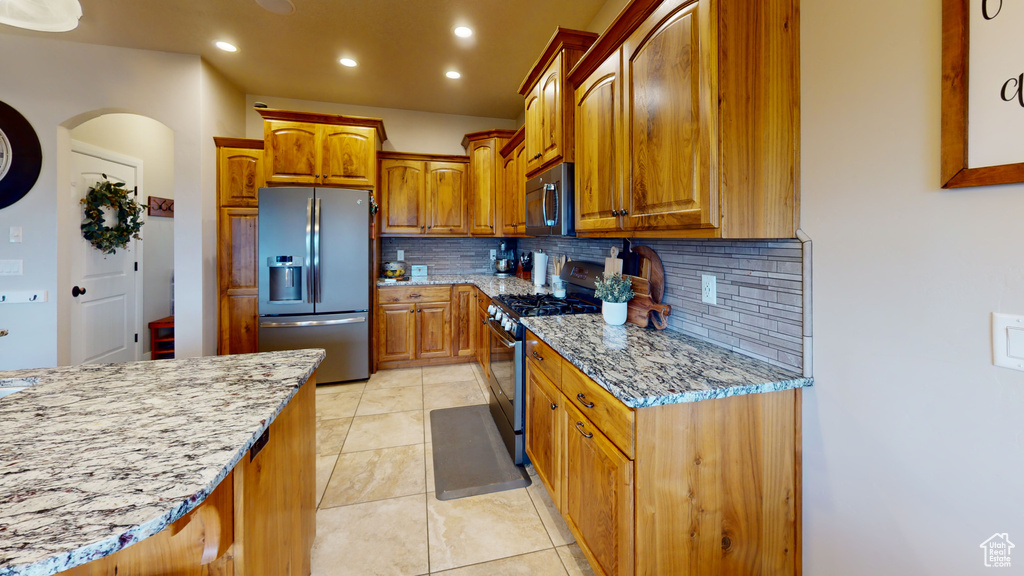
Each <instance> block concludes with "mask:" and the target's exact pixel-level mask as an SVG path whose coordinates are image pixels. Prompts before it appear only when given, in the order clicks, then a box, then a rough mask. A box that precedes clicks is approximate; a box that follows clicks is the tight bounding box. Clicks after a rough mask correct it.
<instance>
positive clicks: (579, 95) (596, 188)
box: [575, 52, 622, 232]
mask: <svg viewBox="0 0 1024 576" xmlns="http://www.w3.org/2000/svg"><path fill="white" fill-rule="evenodd" d="M619 58H620V53H619V52H616V53H615V54H613V55H612V56H611V57H609V58H608V60H606V61H605V62H604V63H603V64H601V66H600V67H598V68H597V69H596V70H595V71H594V73H593V74H591V75H590V77H589V78H588V79H587V80H586V81H585V82H584V83H583V84H581V85H580V86H579V88H577V89H576V114H575V121H576V229H577V230H579V231H588V232H593V231H615V230H618V229H619V217H618V214H617V212H618V210H619V207H620V206H621V205H622V199H621V194H622V180H621V178H622V154H621V148H620V146H619V138H620V136H621V129H620V127H619V119H620V117H621V115H622V112H621V109H620V106H621V103H620V98H621V94H622V87H621V84H622V78H621V75H620V73H619V69H620V66H619Z"/></svg>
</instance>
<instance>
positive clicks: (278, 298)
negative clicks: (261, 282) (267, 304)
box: [267, 256, 302, 304]
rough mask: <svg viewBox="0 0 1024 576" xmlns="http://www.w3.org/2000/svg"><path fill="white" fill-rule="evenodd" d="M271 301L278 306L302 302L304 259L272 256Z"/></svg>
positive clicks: (269, 259)
mask: <svg viewBox="0 0 1024 576" xmlns="http://www.w3.org/2000/svg"><path fill="white" fill-rule="evenodd" d="M267 267H268V268H269V269H270V275H269V276H270V277H269V280H270V301H271V302H276V303H278V304H287V303H289V302H294V303H299V302H302V258H300V257H297V256H270V257H269V258H267Z"/></svg>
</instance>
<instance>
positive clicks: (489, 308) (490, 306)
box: [487, 304, 497, 315]
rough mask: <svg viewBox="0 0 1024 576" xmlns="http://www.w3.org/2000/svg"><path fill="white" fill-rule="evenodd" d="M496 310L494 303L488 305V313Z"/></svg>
mask: <svg viewBox="0 0 1024 576" xmlns="http://www.w3.org/2000/svg"><path fill="white" fill-rule="evenodd" d="M495 310H497V308H495V307H494V304H489V305H488V306H487V313H488V314H490V315H493V314H494V311H495Z"/></svg>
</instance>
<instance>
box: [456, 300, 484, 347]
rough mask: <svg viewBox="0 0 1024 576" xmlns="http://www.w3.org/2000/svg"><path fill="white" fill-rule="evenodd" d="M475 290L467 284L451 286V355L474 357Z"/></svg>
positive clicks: (477, 329)
mask: <svg viewBox="0 0 1024 576" xmlns="http://www.w3.org/2000/svg"><path fill="white" fill-rule="evenodd" d="M477 291H478V290H477V288H476V287H474V286H470V285H468V284H464V285H460V286H452V332H453V338H452V346H453V350H452V354H453V355H454V356H459V357H464V356H465V357H474V356H475V355H476V347H477V342H478V341H479V339H480V338H479V335H478V334H477V333H478V332H479V331H480V323H479V321H478V319H477V316H478V309H477V300H478V297H477Z"/></svg>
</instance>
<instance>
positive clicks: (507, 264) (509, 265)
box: [494, 258, 516, 272]
mask: <svg viewBox="0 0 1024 576" xmlns="http://www.w3.org/2000/svg"><path fill="white" fill-rule="evenodd" d="M515 265H516V263H515V260H512V259H511V258H498V259H497V260H495V261H494V270H495V271H497V272H512V270H513V269H514V268H515Z"/></svg>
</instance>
